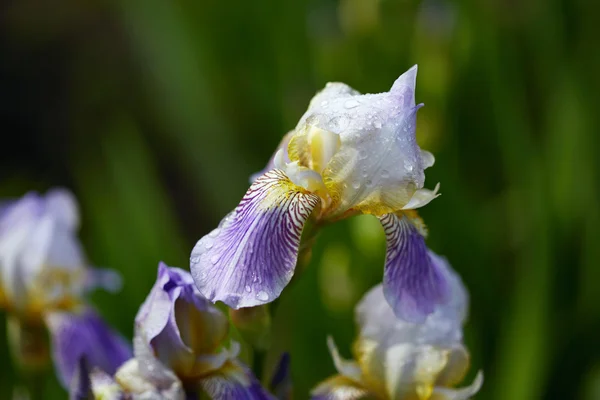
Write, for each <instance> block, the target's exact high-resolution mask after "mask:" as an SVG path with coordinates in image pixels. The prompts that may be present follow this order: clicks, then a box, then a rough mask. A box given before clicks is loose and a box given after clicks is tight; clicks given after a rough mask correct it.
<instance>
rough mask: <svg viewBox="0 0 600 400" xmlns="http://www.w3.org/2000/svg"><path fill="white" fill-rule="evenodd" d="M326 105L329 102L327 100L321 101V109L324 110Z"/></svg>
mask: <svg viewBox="0 0 600 400" xmlns="http://www.w3.org/2000/svg"><path fill="white" fill-rule="evenodd" d="M328 104H329V102H328V101H327V100H323V101H322V102H321V107H323V108H325V107H327V105H328Z"/></svg>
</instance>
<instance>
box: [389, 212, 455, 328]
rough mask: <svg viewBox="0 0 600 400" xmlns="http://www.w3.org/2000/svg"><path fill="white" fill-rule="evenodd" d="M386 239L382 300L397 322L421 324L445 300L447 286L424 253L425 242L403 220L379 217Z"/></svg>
mask: <svg viewBox="0 0 600 400" xmlns="http://www.w3.org/2000/svg"><path fill="white" fill-rule="evenodd" d="M380 221H381V224H382V225H383V228H384V230H385V234H386V238H387V254H386V259H385V268H384V276H383V291H384V294H385V298H386V300H387V301H388V303H389V304H390V306H391V307H392V309H393V310H394V313H395V315H396V316H397V317H398V318H401V319H404V320H406V321H409V322H422V321H424V320H425V318H426V317H427V315H429V314H431V313H432V312H433V311H434V310H435V306H436V305H437V304H442V303H445V302H446V301H447V299H448V297H449V296H448V290H449V289H448V283H447V282H446V279H445V278H444V275H443V273H442V272H441V271H440V270H439V267H438V265H437V264H436V263H435V262H434V260H433V259H432V258H431V256H430V255H429V253H428V251H427V246H426V245H425V238H424V237H423V236H422V235H421V233H420V232H419V230H418V229H417V227H416V226H415V225H414V224H413V223H412V222H410V221H409V219H408V218H407V217H406V216H400V217H398V216H397V215H395V214H386V215H384V216H382V217H380Z"/></svg>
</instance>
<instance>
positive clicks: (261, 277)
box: [190, 170, 319, 309]
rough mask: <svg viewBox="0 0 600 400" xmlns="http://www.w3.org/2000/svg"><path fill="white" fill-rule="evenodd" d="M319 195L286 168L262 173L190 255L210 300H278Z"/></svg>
mask: <svg viewBox="0 0 600 400" xmlns="http://www.w3.org/2000/svg"><path fill="white" fill-rule="evenodd" d="M317 204H319V197H318V196H316V195H314V194H310V193H307V192H306V191H305V190H303V189H301V188H299V187H298V186H296V185H294V184H293V183H292V182H291V181H290V180H289V179H288V178H287V177H286V176H285V174H284V173H283V172H281V171H280V170H272V171H269V172H267V173H265V174H264V175H262V176H261V177H260V178H258V179H257V180H256V181H255V182H254V183H253V184H252V186H250V189H248V192H246V195H245V196H244V198H243V199H242V201H241V202H240V204H239V205H238V207H237V208H236V210H235V211H234V212H233V213H231V214H229V215H228V216H227V217H225V219H224V220H223V221H222V223H221V225H220V226H219V227H218V228H217V229H215V230H213V231H212V232H211V233H209V234H208V235H206V236H204V237H203V238H202V239H200V240H199V241H198V243H197V244H196V246H195V247H194V250H192V255H191V260H190V261H191V270H192V276H193V277H194V281H195V282H196V286H197V287H198V289H199V290H200V292H201V293H202V294H203V295H204V296H205V297H206V298H208V299H209V300H211V301H212V302H216V301H218V300H220V301H223V302H224V303H225V304H227V305H228V306H229V307H232V308H235V309H237V308H240V307H253V306H257V305H261V304H265V303H268V302H271V301H273V300H275V299H276V298H277V297H278V296H279V295H280V293H281V291H282V290H283V288H284V287H285V286H286V285H287V284H288V283H289V281H290V280H291V279H292V275H293V274H294V268H295V266H296V261H297V258H298V247H299V245H300V236H301V234H302V230H303V228H304V223H305V222H306V220H307V219H308V217H309V216H310V214H311V212H312V210H313V209H314V208H315V207H316V206H317Z"/></svg>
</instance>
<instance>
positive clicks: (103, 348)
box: [46, 309, 131, 387]
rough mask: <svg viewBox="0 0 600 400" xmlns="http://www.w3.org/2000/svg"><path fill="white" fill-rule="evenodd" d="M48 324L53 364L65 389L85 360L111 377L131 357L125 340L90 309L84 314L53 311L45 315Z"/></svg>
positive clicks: (91, 366) (90, 365)
mask: <svg viewBox="0 0 600 400" xmlns="http://www.w3.org/2000/svg"><path fill="white" fill-rule="evenodd" d="M46 322H47V324H48V328H49V331H50V335H51V338H52V352H53V359H54V364H55V367H56V369H57V372H58V375H59V376H58V377H59V380H60V381H61V383H62V384H63V385H64V386H65V387H69V384H70V382H71V379H72V377H73V374H74V373H75V370H76V368H77V366H78V363H79V362H80V360H81V358H82V357H84V358H85V360H86V362H87V363H88V365H89V367H90V368H93V367H98V368H100V369H102V370H103V371H106V372H107V373H109V374H113V373H114V372H115V371H116V369H117V368H118V367H119V366H120V365H121V364H123V362H125V361H126V360H127V359H129V358H130V357H131V350H130V348H129V345H128V344H127V343H126V342H125V340H124V339H123V338H122V337H121V336H120V335H118V334H117V333H116V332H114V331H113V330H111V329H110V328H109V327H108V325H106V323H105V322H104V321H103V320H102V319H101V318H100V317H99V316H98V315H97V314H96V313H95V312H94V311H93V310H91V309H86V310H85V311H84V312H83V313H82V314H73V313H67V312H53V313H50V314H48V315H46Z"/></svg>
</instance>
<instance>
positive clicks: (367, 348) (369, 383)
mask: <svg viewBox="0 0 600 400" xmlns="http://www.w3.org/2000/svg"><path fill="white" fill-rule="evenodd" d="M378 347H379V343H377V342H376V341H374V340H369V339H366V338H363V337H358V338H357V339H356V341H355V342H354V344H353V346H352V354H353V355H354V358H355V359H356V362H357V363H358V365H359V367H360V370H361V373H362V379H361V381H362V384H363V385H364V386H365V387H366V388H367V389H368V390H369V392H371V393H374V394H376V395H377V396H378V397H379V398H387V397H388V395H387V388H386V382H385V371H384V370H383V369H382V367H383V364H382V363H381V360H377V356H378V355H377V353H376V352H377V351H378V350H379V349H378ZM378 367H379V368H378Z"/></svg>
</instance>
